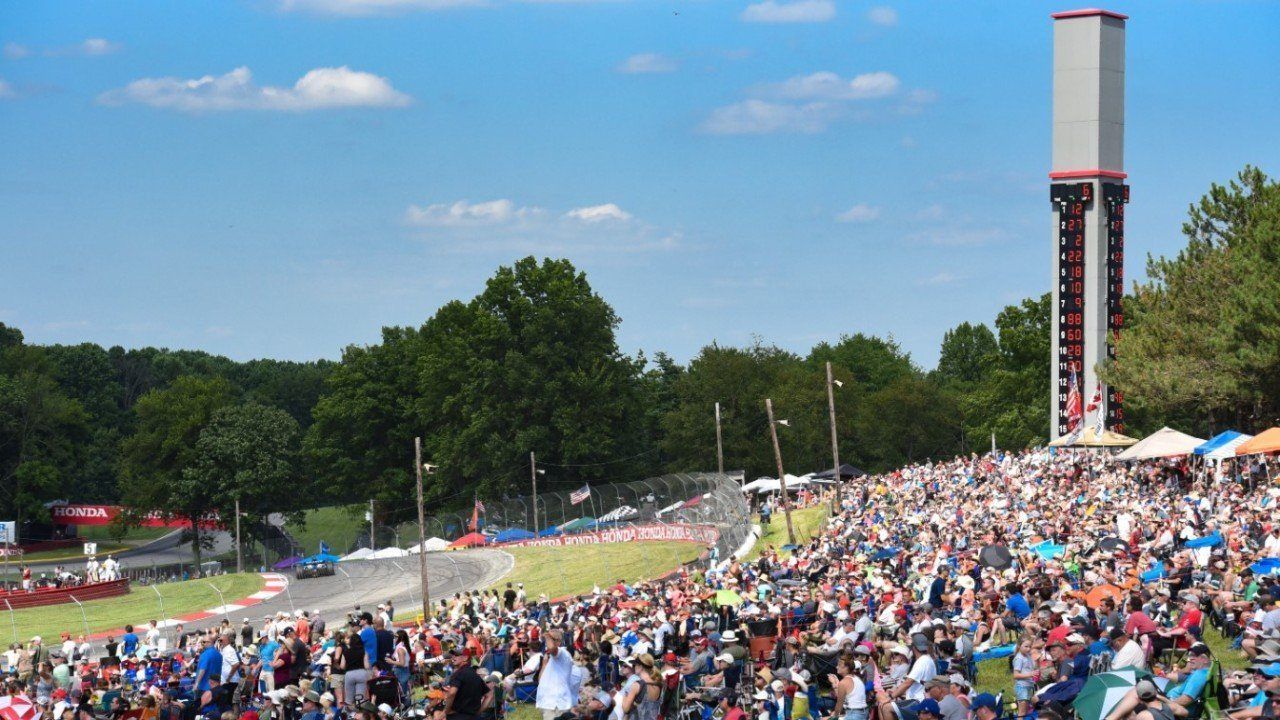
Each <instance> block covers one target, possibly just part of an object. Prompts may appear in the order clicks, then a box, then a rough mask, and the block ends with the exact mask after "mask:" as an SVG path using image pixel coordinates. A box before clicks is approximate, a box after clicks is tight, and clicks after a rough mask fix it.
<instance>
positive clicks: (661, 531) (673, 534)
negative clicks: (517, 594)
mask: <svg viewBox="0 0 1280 720" xmlns="http://www.w3.org/2000/svg"><path fill="white" fill-rule="evenodd" d="M719 537H720V531H719V530H717V529H716V527H715V526H714V525H676V524H671V525H664V524H657V525H630V526H627V527H620V528H611V529H609V530H600V531H597V532H586V533H578V534H574V535H557V536H555V537H548V538H539V539H537V540H521V541H518V542H512V543H503V544H502V546H503V547H561V546H565V545H599V544H602V543H625V542H635V541H637V540H676V541H682V542H696V543H705V544H708V545H710V544H711V543H714V542H715V541H716V540H717V539H719Z"/></svg>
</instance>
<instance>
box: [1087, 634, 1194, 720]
mask: <svg viewBox="0 0 1280 720" xmlns="http://www.w3.org/2000/svg"><path fill="white" fill-rule="evenodd" d="M1212 662H1213V658H1212V657H1211V656H1210V655H1209V647H1208V646H1207V645H1205V644H1203V643H1197V644H1195V645H1192V646H1191V649H1190V650H1188V651H1187V668H1186V670H1184V671H1182V672H1181V673H1178V675H1177V676H1176V677H1175V678H1174V680H1176V682H1172V684H1170V685H1169V688H1168V689H1167V690H1166V691H1165V693H1164V696H1165V697H1166V698H1168V700H1169V702H1170V703H1173V704H1175V705H1181V706H1182V707H1184V708H1188V709H1190V708H1191V707H1192V706H1194V705H1196V703H1198V702H1199V701H1200V698H1201V696H1202V695H1204V686H1205V684H1206V683H1207V682H1209V665H1210V664H1211V663H1212ZM1148 684H1150V683H1148ZM1139 685H1142V683H1139ZM1142 702H1143V699H1140V698H1139V697H1138V688H1137V686H1135V687H1134V688H1132V689H1130V690H1129V691H1128V692H1127V693H1125V695H1124V697H1122V698H1120V702H1118V703H1116V706H1115V708H1114V709H1113V710H1112V711H1111V713H1110V714H1108V715H1107V717H1106V720H1120V719H1121V718H1125V717H1128V716H1129V713H1131V712H1133V711H1134V710H1135V709H1136V708H1137V707H1138V705H1139V704H1140V703H1142ZM1147 702H1150V699H1147Z"/></svg>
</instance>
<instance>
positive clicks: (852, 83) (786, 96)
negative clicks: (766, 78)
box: [755, 71, 902, 100]
mask: <svg viewBox="0 0 1280 720" xmlns="http://www.w3.org/2000/svg"><path fill="white" fill-rule="evenodd" d="M901 86H902V82H901V81H900V80H898V76H896V75H894V74H893V73H889V72H884V71H879V72H869V73H862V74H861V75H855V76H853V77H852V78H849V79H847V80H846V79H845V78H842V77H840V76H839V75H837V74H836V73H833V72H827V71H823V72H816V73H810V74H808V75H797V76H795V77H792V78H788V79H786V80H783V81H782V82H780V83H766V84H764V85H760V86H758V87H757V88H756V89H755V93H756V94H758V95H760V96H767V97H773V98H778V99H782V100H874V99H876V98H882V97H888V96H889V95H892V94H894V93H896V92H897V91H898V89H899V88H900V87H901Z"/></svg>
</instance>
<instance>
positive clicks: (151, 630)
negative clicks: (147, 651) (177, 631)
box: [144, 620, 160, 648]
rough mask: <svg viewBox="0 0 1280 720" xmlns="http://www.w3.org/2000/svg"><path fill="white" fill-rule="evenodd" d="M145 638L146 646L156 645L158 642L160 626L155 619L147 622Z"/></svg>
mask: <svg viewBox="0 0 1280 720" xmlns="http://www.w3.org/2000/svg"><path fill="white" fill-rule="evenodd" d="M144 637H145V638H146V643H147V647H152V648H153V647H157V646H158V645H159V644H160V626H159V625H158V624H157V623H156V621H155V620H152V621H151V622H150V623H148V624H147V634H146V635H145V636H144Z"/></svg>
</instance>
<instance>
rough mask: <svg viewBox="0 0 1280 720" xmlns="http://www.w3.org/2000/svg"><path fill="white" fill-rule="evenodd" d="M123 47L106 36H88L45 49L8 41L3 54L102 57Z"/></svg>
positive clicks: (14, 56)
mask: <svg viewBox="0 0 1280 720" xmlns="http://www.w3.org/2000/svg"><path fill="white" fill-rule="evenodd" d="M122 47H124V46H123V45H121V44H120V43H118V42H112V41H110V40H107V39H105V38H87V39H85V40H84V41H82V42H79V43H76V44H75V45H66V46H63V47H50V48H44V49H40V48H35V47H31V46H30V45H23V44H21V43H16V42H7V43H5V44H4V51H3V54H4V57H5V58H6V59H8V60H21V59H23V58H28V57H31V56H33V55H37V54H38V55H43V56H44V57H74V56H80V57H100V56H102V55H110V54H112V53H114V52H119V51H120V49H121V48H122Z"/></svg>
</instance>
